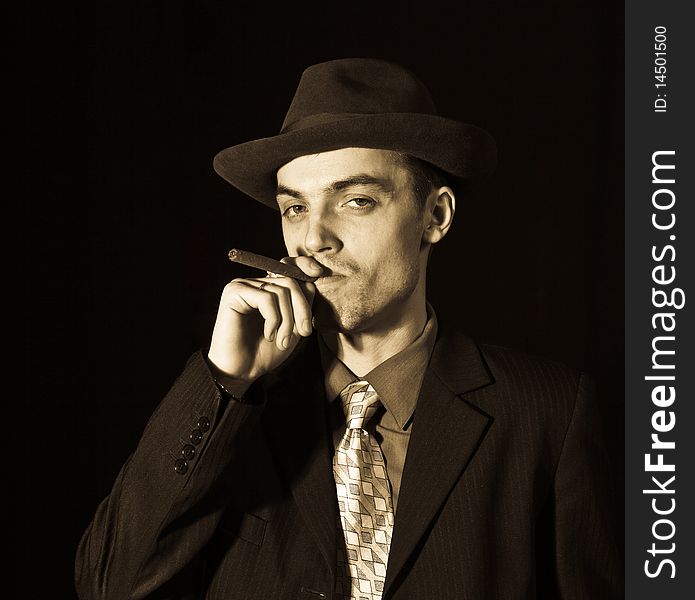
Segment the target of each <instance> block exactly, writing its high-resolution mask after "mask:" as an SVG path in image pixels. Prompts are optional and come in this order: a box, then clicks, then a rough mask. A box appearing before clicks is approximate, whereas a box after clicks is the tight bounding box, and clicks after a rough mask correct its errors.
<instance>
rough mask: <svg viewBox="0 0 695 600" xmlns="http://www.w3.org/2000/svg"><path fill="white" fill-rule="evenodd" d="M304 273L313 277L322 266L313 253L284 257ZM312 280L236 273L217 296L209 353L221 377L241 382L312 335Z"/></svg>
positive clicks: (275, 362)
mask: <svg viewBox="0 0 695 600" xmlns="http://www.w3.org/2000/svg"><path fill="white" fill-rule="evenodd" d="M282 262H285V263H294V264H295V265H297V266H298V267H299V268H300V269H302V271H304V272H305V273H306V274H307V275H312V276H314V277H318V276H320V275H321V272H322V271H323V268H322V266H321V265H320V264H319V263H318V262H316V261H315V260H314V259H313V258H311V257H308V256H298V257H293V258H284V259H282ZM315 293H316V287H315V286H314V284H313V283H304V282H300V281H297V280H296V279H292V278H290V277H263V278H258V279H235V280H233V281H232V282H230V283H228V284H227V285H226V286H225V288H224V290H223V292H222V298H221V300H220V306H219V310H218V312H217V321H216V322H215V328H214V330H213V333H212V342H211V344H210V352H209V353H208V359H209V360H210V362H211V363H212V365H213V366H214V367H215V368H216V369H217V371H218V374H219V375H221V376H222V377H224V378H230V379H234V380H237V381H240V382H242V381H243V382H245V383H246V384H247V387H248V386H250V385H251V383H253V382H254V381H255V380H256V379H258V378H259V377H260V376H261V375H265V374H266V373H267V372H268V371H270V370H272V369H274V368H276V367H277V366H279V365H280V364H282V363H283V362H284V361H285V360H286V359H287V358H288V357H289V355H290V354H291V352H292V350H293V349H294V348H295V346H296V345H297V342H298V341H299V338H300V336H302V337H306V336H308V335H311V331H312V325H311V319H312V313H311V304H312V302H313V299H314V295H315Z"/></svg>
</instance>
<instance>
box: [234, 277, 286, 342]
mask: <svg viewBox="0 0 695 600" xmlns="http://www.w3.org/2000/svg"><path fill="white" fill-rule="evenodd" d="M236 283H237V284H238V285H239V295H238V297H239V299H240V300H241V301H242V302H244V304H245V305H246V308H247V309H246V310H244V309H242V310H237V307H235V306H234V303H232V304H230V308H232V309H233V310H237V312H241V313H242V314H245V313H248V312H250V311H249V310H248V309H251V310H257V311H258V312H260V313H261V316H262V317H263V320H264V323H263V337H264V338H265V339H266V340H268V341H269V342H272V341H273V340H275V337H276V333H277V330H278V327H279V326H280V324H281V323H282V311H281V309H280V306H279V303H278V298H277V296H276V295H275V294H272V293H269V292H266V291H265V290H263V289H261V287H260V286H258V285H254V284H255V283H256V282H253V283H252V282H251V281H240V280H237V282H236Z"/></svg>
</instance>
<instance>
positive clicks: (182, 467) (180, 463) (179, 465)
mask: <svg viewBox="0 0 695 600" xmlns="http://www.w3.org/2000/svg"><path fill="white" fill-rule="evenodd" d="M174 471H176V472H177V473H178V474H179V475H183V474H184V473H185V472H186V471H188V463H187V462H186V461H185V460H184V459H183V458H179V459H178V460H177V461H176V462H175V463H174Z"/></svg>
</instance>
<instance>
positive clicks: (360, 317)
mask: <svg viewBox="0 0 695 600" xmlns="http://www.w3.org/2000/svg"><path fill="white" fill-rule="evenodd" d="M312 310H313V313H314V319H313V324H314V327H315V328H316V329H318V330H319V331H334V332H337V333H351V332H356V331H359V330H360V328H361V326H362V325H363V324H364V321H365V315H364V314H363V313H362V311H357V310H350V309H349V308H346V307H336V306H335V305H334V304H333V303H331V302H329V301H327V300H326V299H325V298H323V297H322V296H321V295H319V294H317V295H316V297H315V298H314V303H313V306H312Z"/></svg>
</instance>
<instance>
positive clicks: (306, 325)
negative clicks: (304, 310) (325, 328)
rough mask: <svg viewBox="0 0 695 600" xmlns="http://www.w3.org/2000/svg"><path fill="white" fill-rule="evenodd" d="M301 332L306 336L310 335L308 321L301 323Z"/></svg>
mask: <svg viewBox="0 0 695 600" xmlns="http://www.w3.org/2000/svg"><path fill="white" fill-rule="evenodd" d="M302 330H303V331H304V333H306V334H307V335H308V334H310V333H311V321H310V320H309V319H304V320H303V321H302Z"/></svg>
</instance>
